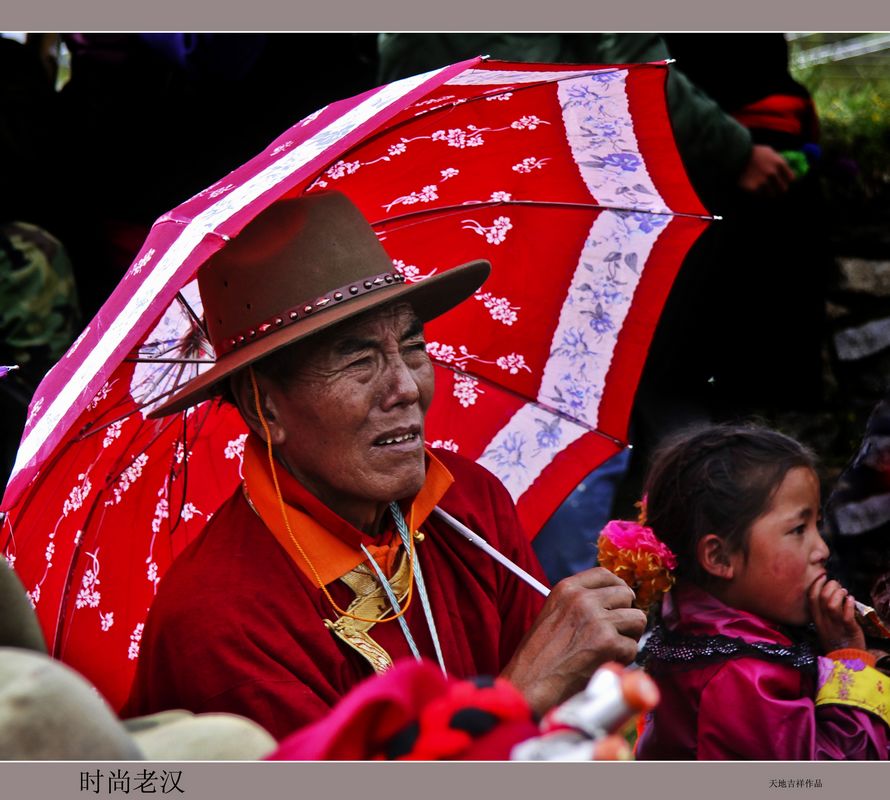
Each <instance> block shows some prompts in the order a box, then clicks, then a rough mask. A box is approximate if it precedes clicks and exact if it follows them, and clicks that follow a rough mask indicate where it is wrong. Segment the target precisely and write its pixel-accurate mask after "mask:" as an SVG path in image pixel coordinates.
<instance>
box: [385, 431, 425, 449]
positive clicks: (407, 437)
mask: <svg viewBox="0 0 890 800" xmlns="http://www.w3.org/2000/svg"><path fill="white" fill-rule="evenodd" d="M419 436H420V434H419V433H417V432H415V431H409V432H407V433H401V434H396V435H388V434H384V435H383V436H381V437H380V438H379V439H376V440H375V441H374V445H375V446H376V447H386V446H388V445H393V444H402V443H403V442H413V441H416V440H417V439H418V438H419Z"/></svg>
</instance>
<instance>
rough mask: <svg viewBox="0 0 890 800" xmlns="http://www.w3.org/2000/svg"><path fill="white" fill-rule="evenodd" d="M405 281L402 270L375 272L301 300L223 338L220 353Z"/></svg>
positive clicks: (223, 353) (227, 351)
mask: <svg viewBox="0 0 890 800" xmlns="http://www.w3.org/2000/svg"><path fill="white" fill-rule="evenodd" d="M404 281H405V276H404V275H402V274H401V273H399V272H381V273H380V274H379V275H373V276H371V277H370V278H366V279H365V280H362V281H357V282H355V283H350V284H347V285H346V286H341V287H340V288H339V289H335V290H334V291H332V292H329V293H328V294H326V295H324V296H322V297H319V298H318V299H316V300H313V301H312V302H306V303H300V304H298V305H296V306H293V307H292V308H289V309H286V310H284V311H282V312H281V313H280V314H276V315H275V316H274V317H272V318H270V319H267V320H266V321H265V322H262V323H260V324H259V325H257V326H256V327H253V328H250V329H249V330H244V331H240V332H239V333H237V334H235V335H234V336H230V337H228V338H227V339H225V340H224V341H223V343H222V346H221V347H220V351H219V353H218V354H217V355H218V356H220V355H225V354H226V353H231V352H232V351H233V350H237V349H238V348H239V347H243V346H244V345H245V344H248V343H249V342H254V341H256V340H257V339H260V338H262V337H263V336H266V335H267V334H270V333H272V332H273V331H277V330H279V329H280V328H284V327H287V326H288V325H292V324H293V323H295V322H299V321H300V320H301V319H305V318H306V317H309V316H312V315H314V314H317V313H319V312H320V311H324V310H325V309H326V308H333V307H334V306H336V305H339V304H340V303H342V302H343V301H344V300H349V299H351V298H353V297H361V296H362V295H366V294H368V293H369V292H373V291H376V290H377V289H382V288H383V287H384V286H391V285H393V284H397V283H404Z"/></svg>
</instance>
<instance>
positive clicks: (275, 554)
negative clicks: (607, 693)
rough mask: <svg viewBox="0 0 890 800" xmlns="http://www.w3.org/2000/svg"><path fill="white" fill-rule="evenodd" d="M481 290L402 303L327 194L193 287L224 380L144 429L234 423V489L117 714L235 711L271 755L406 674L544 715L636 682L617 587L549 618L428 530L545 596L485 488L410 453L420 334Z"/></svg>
mask: <svg viewBox="0 0 890 800" xmlns="http://www.w3.org/2000/svg"><path fill="white" fill-rule="evenodd" d="M489 270H490V266H489V264H488V263H487V262H484V261H474V262H471V263H468V264H464V265H461V266H458V267H454V268H453V269H449V270H447V271H444V272H440V273H439V274H438V275H435V276H433V277H431V278H428V279H426V280H424V281H422V282H419V283H414V284H408V283H406V282H404V281H403V280H402V279H401V276H400V275H399V274H398V273H396V272H394V270H393V268H392V262H391V259H390V258H389V256H388V255H387V254H386V252H385V251H384V249H383V248H382V246H381V245H380V244H379V242H378V240H377V237H376V235H375V234H374V232H373V230H372V229H371V227H370V225H369V224H368V223H367V221H366V220H365V219H364V217H362V215H361V214H360V212H359V211H358V210H357V209H356V208H355V206H354V205H353V204H352V203H351V202H350V201H349V200H347V199H346V197H344V196H343V195H341V194H339V193H335V192H330V193H319V194H315V195H309V196H306V197H302V198H298V199H288V200H283V201H279V202H278V203H276V204H274V205H272V206H271V207H270V208H269V209H267V210H266V211H264V212H263V213H262V214H261V215H259V216H258V217H257V218H256V219H255V220H253V221H252V222H251V223H250V224H249V225H248V226H247V227H246V228H245V229H244V231H243V232H242V233H241V234H240V235H239V236H237V237H235V239H233V241H232V242H231V243H230V244H229V245H227V246H226V247H225V248H224V249H223V250H222V251H220V253H218V254H217V255H215V256H214V257H212V258H211V259H210V260H209V261H208V263H207V264H206V265H205V266H204V267H203V269H202V270H201V272H200V273H199V276H198V280H199V283H200V288H201V296H202V298H203V301H204V313H205V319H206V322H207V326H208V329H209V334H210V337H211V340H212V342H213V345H214V347H215V348H216V353H217V362H216V364H215V365H214V366H213V368H211V369H210V370H208V371H207V372H205V373H204V374H202V375H201V376H200V377H198V378H196V379H195V380H194V381H192V382H191V383H189V384H188V385H187V386H186V387H185V388H184V389H183V390H182V391H181V392H180V393H179V394H178V395H176V396H174V397H173V398H172V399H171V400H169V401H168V402H167V403H166V405H165V406H163V407H162V408H160V409H159V410H158V411H157V412H156V413H157V414H168V413H172V412H174V411H179V410H182V409H184V408H187V407H188V406H189V405H191V404H194V403H196V402H199V401H201V400H203V399H206V398H207V397H210V396H212V395H213V394H215V393H218V394H222V396H223V398H224V399H227V400H229V401H230V402H233V403H235V404H236V405H237V407H238V410H239V411H240V413H241V415H242V416H243V418H244V420H245V421H246V423H247V425H248V426H249V428H250V430H251V435H250V436H249V437H248V441H247V444H246V447H245V459H244V482H243V484H242V485H241V486H239V488H238V490H237V491H236V492H235V494H234V495H233V496H232V497H231V498H230V499H229V500H228V501H227V502H226V503H225V504H224V505H223V507H222V508H221V509H220V510H219V511H218V512H217V513H216V514H215V515H214V516H213V518H212V520H211V521H210V522H209V523H208V524H207V526H206V527H205V529H204V531H203V532H202V534H201V535H200V536H199V537H198V539H196V540H195V541H194V542H193V543H192V544H191V545H190V546H189V547H188V548H187V549H186V550H185V551H183V553H182V554H181V555H180V556H179V557H178V558H177V560H176V562H175V563H174V564H173V566H172V567H171V569H170V570H169V572H168V574H167V575H166V576H165V577H164V579H163V580H162V581H161V584H160V586H159V589H158V594H157V597H156V600H155V602H154V604H153V606H152V609H151V613H150V615H149V618H148V621H147V623H146V628H145V631H144V636H143V640H142V651H141V656H140V659H139V665H138V669H137V675H136V680H135V684H134V687H133V692H132V695H131V697H130V701H129V703H128V708H127V709H126V713H128V714H146V713H151V712H154V711H158V710H162V709H166V708H187V709H190V710H193V711H229V712H234V713H238V714H242V715H244V716H246V717H250V718H251V719H254V720H256V721H257V722H259V723H260V724H262V725H263V726H265V727H266V728H267V729H268V730H269V731H270V732H271V733H272V734H273V735H275V736H276V737H278V738H283V737H284V736H285V735H287V734H289V733H291V732H292V731H294V730H296V729H297V728H300V727H302V726H304V725H306V724H308V723H310V722H312V721H314V720H316V719H319V718H320V717H322V716H323V715H325V714H326V713H327V712H328V711H329V709H331V708H332V707H333V706H334V705H335V704H336V702H337V700H338V699H339V698H340V697H342V696H343V695H344V694H346V692H347V691H348V690H349V689H350V688H352V687H353V686H354V685H355V684H357V683H358V682H360V681H361V680H362V679H363V678H365V677H367V676H369V675H372V674H374V673H375V672H382V671H384V670H386V669H387V668H388V667H389V666H391V664H392V663H393V661H394V660H396V659H399V658H404V657H410V656H411V655H412V654H413V655H414V656H415V657H422V658H427V659H432V660H433V661H438V662H439V664H440V665H441V667H442V669H443V671H445V672H446V673H447V674H448V675H451V676H454V677H459V678H460V677H469V676H472V675H483V674H487V675H501V676H504V677H506V678H508V679H509V680H510V681H511V682H512V683H513V684H514V685H515V686H516V687H518V688H519V689H520V690H521V692H522V693H523V694H524V696H525V697H526V698H527V700H528V702H529V704H530V705H531V707H532V708H533V709H534V710H535V711H538V712H543V711H545V710H546V709H548V708H549V707H551V706H552V705H554V704H555V703H558V702H560V701H561V700H563V699H565V698H566V697H568V696H570V695H571V694H573V693H575V692H577V691H579V690H580V689H581V688H583V686H584V684H585V682H586V680H587V678H588V677H589V676H590V674H591V673H592V672H593V671H594V670H595V669H596V668H597V667H598V666H599V665H600V664H601V663H603V662H604V661H607V660H619V661H621V662H624V663H627V662H629V661H630V660H632V658H633V657H634V654H635V651H636V640H637V639H638V637H639V636H640V635H641V634H642V632H643V629H644V626H645V617H644V615H643V614H642V613H641V612H639V611H637V610H635V609H633V608H631V603H632V599H633V598H632V593H631V591H630V590H629V589H628V588H627V587H626V586H625V585H624V584H623V583H622V582H621V581H619V580H618V579H617V578H615V577H614V576H613V575H611V573H608V572H606V571H605V570H601V569H593V570H589V571H587V572H583V573H580V574H579V575H577V576H574V577H572V578H569V579H567V580H565V581H563V582H562V583H560V584H558V585H557V586H556V587H555V589H554V591H553V592H552V593H551V595H550V597H549V598H548V599H547V600H546V601H544V600H543V598H542V597H541V596H540V595H539V594H538V593H536V592H535V591H534V590H533V589H531V588H530V587H529V586H527V585H526V584H525V583H523V582H521V581H520V580H519V579H517V578H516V577H515V576H513V575H512V574H511V573H509V572H507V571H506V570H505V569H504V568H503V567H502V566H501V565H499V564H497V563H496V562H494V561H493V560H491V559H490V558H489V557H488V556H487V555H484V554H482V553H481V552H480V551H478V550H476V549H475V548H474V546H473V545H471V544H470V543H469V542H467V541H466V540H465V539H464V538H463V537H461V536H460V535H459V534H457V533H456V532H455V531H454V530H453V529H452V528H451V527H450V526H449V525H448V523H446V522H444V521H443V520H442V519H441V518H440V517H438V516H435V515H431V513H432V511H433V509H434V508H435V507H436V506H437V505H438V506H441V508H442V509H443V510H445V511H447V512H448V513H450V514H451V515H452V516H454V517H456V518H457V519H459V520H460V521H461V522H463V523H464V524H466V525H468V526H469V527H470V528H472V529H473V530H475V531H477V532H478V533H479V534H481V535H482V536H483V537H484V538H486V539H487V540H488V541H489V542H490V543H491V544H492V545H493V546H494V547H496V548H497V549H498V550H500V551H501V552H502V553H504V554H505V555H506V556H508V557H509V558H511V559H512V560H513V561H515V562H516V563H517V564H519V565H520V566H521V567H523V568H525V569H526V570H527V571H529V572H531V573H532V574H535V575H536V576H539V577H540V576H541V575H542V573H541V570H540V567H539V565H538V564H537V562H536V560H535V557H534V555H533V553H532V551H531V548H530V546H529V543H528V539H527V536H526V535H525V533H524V532H523V530H522V529H521V527H520V524H519V521H518V518H517V516H516V512H515V509H514V507H513V503H512V501H511V499H510V497H509V495H508V494H507V492H506V490H505V489H504V487H503V486H502V485H501V484H500V483H499V482H498V481H497V479H495V478H494V477H493V476H492V475H491V474H490V473H488V472H487V471H486V470H484V469H483V468H482V467H480V466H478V465H477V464H475V463H473V462H471V461H468V460H466V459H464V458H461V457H459V456H457V455H455V454H454V453H450V452H446V451H439V450H436V451H431V450H428V449H426V448H425V447H424V415H425V413H426V411H427V409H428V407H429V404H430V401H431V399H432V395H433V368H432V364H431V363H430V360H429V357H428V356H427V353H426V348H425V344H424V339H423V323H424V322H425V321H427V320H429V319H432V318H433V317H435V316H437V315H438V314H441V313H443V312H444V311H446V310H448V309H449V308H451V307H453V306H454V305H457V303H459V302H460V301H462V300H463V299H465V298H467V297H469V296H470V295H471V294H472V293H473V292H474V291H476V289H477V288H478V287H479V286H480V285H481V283H482V281H483V280H484V279H485V278H486V277H487V275H488V272H489Z"/></svg>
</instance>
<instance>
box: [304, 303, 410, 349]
mask: <svg viewBox="0 0 890 800" xmlns="http://www.w3.org/2000/svg"><path fill="white" fill-rule="evenodd" d="M422 331H423V322H421V320H420V318H419V317H418V316H417V314H416V313H415V311H414V309H413V308H412V307H411V305H410V304H408V303H399V302H396V303H391V304H389V305H385V306H382V307H380V308H375V309H372V310H370V311H367V312H365V313H364V314H361V315H360V316H358V317H355V318H354V319H351V320H348V321H346V322H343V323H341V324H339V325H337V326H335V327H333V328H331V329H330V330H329V331H327V332H325V333H324V334H321V335H320V336H319V337H318V341H317V344H316V350H315V352H319V351H320V350H327V351H331V352H334V353H349V352H353V351H354V350H356V349H361V348H362V347H364V346H367V344H368V343H369V342H372V341H377V340H378V339H380V338H381V337H382V336H385V335H386V334H387V333H389V332H392V333H394V334H395V335H396V336H397V337H398V338H399V340H402V339H404V338H406V337H409V336H415V335H417V334H419V333H421V332H422Z"/></svg>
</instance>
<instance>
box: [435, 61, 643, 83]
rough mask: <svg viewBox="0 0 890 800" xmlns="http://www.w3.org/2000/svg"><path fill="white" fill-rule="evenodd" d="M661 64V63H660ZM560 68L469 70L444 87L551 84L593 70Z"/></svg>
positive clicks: (603, 70) (588, 73)
mask: <svg viewBox="0 0 890 800" xmlns="http://www.w3.org/2000/svg"><path fill="white" fill-rule="evenodd" d="M659 63H660V62H659ZM557 69H558V67H554V69H552V70H548V71H547V72H534V71H531V70H529V71H528V72H526V71H525V70H498V69H468V70H465V71H464V72H461V73H460V74H459V75H455V76H454V77H453V78H449V79H448V80H447V81H445V83H444V84H443V86H487V85H489V84H491V85H501V86H503V85H506V84H511V83H538V82H540V81H546V82H551V81H554V80H560V81H562V80H565V79H566V78H573V77H581V76H584V75H590V74H591V70H589V69H585V70H566V71H565V72H558V71H557ZM594 72H615V67H604V68H603V69H601V70H595V71H594Z"/></svg>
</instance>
